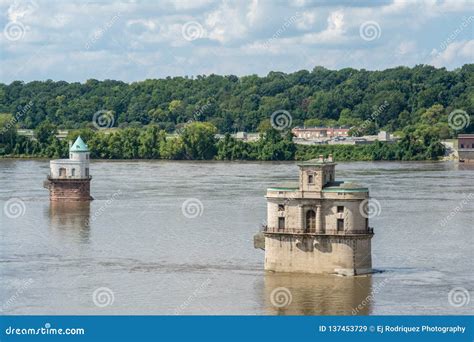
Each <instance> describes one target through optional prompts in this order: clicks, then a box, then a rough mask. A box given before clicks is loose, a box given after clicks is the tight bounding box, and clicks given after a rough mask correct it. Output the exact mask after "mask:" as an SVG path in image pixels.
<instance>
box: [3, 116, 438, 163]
mask: <svg viewBox="0 0 474 342" xmlns="http://www.w3.org/2000/svg"><path fill="white" fill-rule="evenodd" d="M214 133H215V132H214V129H213V128H212V127H211V126H209V125H207V124H206V123H194V124H190V125H188V126H186V128H185V129H184V131H183V132H182V134H181V135H179V136H176V137H173V138H169V137H167V136H166V133H165V132H164V131H160V130H158V129H157V128H156V127H149V128H147V129H146V130H138V129H132V128H131V129H124V130H121V131H118V132H116V133H113V134H103V133H101V132H96V131H92V130H81V131H76V132H74V133H73V134H71V135H70V136H69V137H68V139H64V140H59V139H57V138H56V137H55V136H53V135H50V136H48V137H46V138H45V139H38V140H33V139H29V138H26V137H24V136H16V137H15V139H14V141H13V142H12V143H11V144H5V145H4V146H3V147H2V146H0V147H2V148H0V157H9V158H49V159H52V158H55V159H57V158H65V157H66V156H67V155H68V150H69V146H68V142H67V141H68V140H75V138H76V137H77V136H78V135H81V136H82V137H83V138H84V140H85V141H86V143H87V144H88V145H89V149H90V151H91V158H92V159H103V160H109V159H126V160H131V159H143V160H157V159H162V160H260V161H281V160H288V161H291V160H293V161H302V160H309V159H313V158H318V157H319V155H323V156H324V157H328V155H329V154H332V155H333V157H334V158H335V160H337V161H376V160H387V161H390V160H399V161H409V160H438V159H439V158H440V157H442V156H443V155H444V154H445V147H444V145H442V144H441V143H440V142H439V140H438V139H436V138H435V137H431V136H421V137H420V136H416V135H414V134H410V133H409V134H406V135H405V136H404V137H402V138H401V139H400V140H398V141H397V142H395V143H390V142H381V141H376V142H375V143H373V144H368V145H298V144H295V143H294V142H293V136H292V135H291V132H286V133H281V132H279V131H276V130H274V129H269V130H267V131H265V132H263V133H261V137H260V139H259V140H258V141H255V142H243V141H241V140H237V139H235V138H233V137H232V136H230V135H229V134H228V135H226V136H225V137H224V138H223V139H219V140H217V139H215V138H214Z"/></svg>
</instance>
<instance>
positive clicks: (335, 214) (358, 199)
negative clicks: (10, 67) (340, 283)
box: [263, 155, 374, 275]
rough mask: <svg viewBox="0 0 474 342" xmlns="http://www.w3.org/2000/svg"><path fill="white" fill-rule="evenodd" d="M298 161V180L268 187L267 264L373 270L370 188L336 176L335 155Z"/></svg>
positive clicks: (320, 270)
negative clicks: (369, 216)
mask: <svg viewBox="0 0 474 342" xmlns="http://www.w3.org/2000/svg"><path fill="white" fill-rule="evenodd" d="M298 166H299V182H298V183H294V184H286V185H280V186H275V187H272V188H269V189H267V195H266V198H267V218H268V220H267V221H268V224H267V226H265V227H264V231H263V236H264V238H265V240H264V249H265V270H268V271H276V272H305V273H336V274H343V275H359V274H367V273H371V272H372V256H371V239H372V237H373V235H374V233H373V229H372V228H369V219H368V215H367V213H366V210H367V206H368V199H369V190H368V188H365V187H361V186H360V185H358V184H355V183H348V182H342V181H336V180H335V167H336V164H335V163H334V162H333V159H332V155H329V158H328V159H324V158H323V156H319V159H313V160H309V161H305V162H302V163H300V164H298ZM364 206H365V207H364Z"/></svg>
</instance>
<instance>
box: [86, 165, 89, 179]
mask: <svg viewBox="0 0 474 342" xmlns="http://www.w3.org/2000/svg"><path fill="white" fill-rule="evenodd" d="M86 177H89V168H88V167H86Z"/></svg>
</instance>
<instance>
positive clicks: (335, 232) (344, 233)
mask: <svg viewBox="0 0 474 342" xmlns="http://www.w3.org/2000/svg"><path fill="white" fill-rule="evenodd" d="M263 232H265V233H272V234H295V235H301V234H307V235H342V236H347V235H367V234H370V235H372V234H374V228H372V227H368V228H367V229H357V230H337V229H324V230H323V231H322V232H317V231H316V229H315V228H311V229H301V228H276V227H268V226H263Z"/></svg>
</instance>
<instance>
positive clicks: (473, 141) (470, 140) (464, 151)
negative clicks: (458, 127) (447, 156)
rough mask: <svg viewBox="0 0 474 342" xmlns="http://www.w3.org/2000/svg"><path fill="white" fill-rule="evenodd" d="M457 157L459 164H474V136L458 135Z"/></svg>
mask: <svg viewBox="0 0 474 342" xmlns="http://www.w3.org/2000/svg"><path fill="white" fill-rule="evenodd" d="M458 155H459V161H460V162H466V163H474V134H459V135H458Z"/></svg>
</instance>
